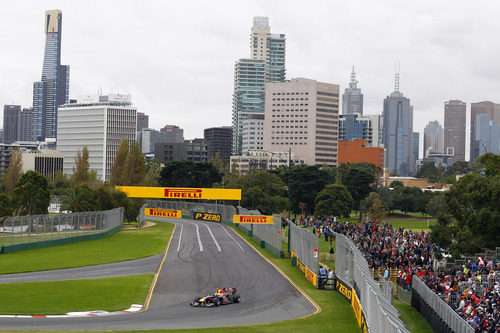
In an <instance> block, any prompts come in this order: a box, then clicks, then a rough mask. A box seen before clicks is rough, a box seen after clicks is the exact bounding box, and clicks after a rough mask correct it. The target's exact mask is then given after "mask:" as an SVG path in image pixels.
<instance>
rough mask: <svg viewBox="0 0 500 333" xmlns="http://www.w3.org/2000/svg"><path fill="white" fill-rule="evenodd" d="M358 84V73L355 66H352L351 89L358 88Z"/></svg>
mask: <svg viewBox="0 0 500 333" xmlns="http://www.w3.org/2000/svg"><path fill="white" fill-rule="evenodd" d="M357 84H358V81H357V80H356V72H354V65H352V72H351V82H349V87H351V88H356V86H357Z"/></svg>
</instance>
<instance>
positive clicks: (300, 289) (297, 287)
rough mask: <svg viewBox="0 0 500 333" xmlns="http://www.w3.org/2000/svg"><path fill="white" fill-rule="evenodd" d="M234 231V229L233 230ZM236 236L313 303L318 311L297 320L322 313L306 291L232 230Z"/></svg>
mask: <svg viewBox="0 0 500 333" xmlns="http://www.w3.org/2000/svg"><path fill="white" fill-rule="evenodd" d="M231 230H232V229H231ZM232 231H233V232H234V233H235V234H236V235H238V237H240V238H241V239H242V240H243V241H244V242H245V243H247V245H248V246H250V247H251V248H252V249H253V250H254V251H255V252H257V253H258V254H259V255H260V256H261V257H262V258H263V259H264V260H265V261H267V262H268V263H269V264H270V265H271V266H273V267H274V268H275V269H276V270H277V271H278V273H280V274H281V275H282V276H283V277H284V278H285V279H287V280H288V282H290V283H291V284H292V286H294V287H295V289H297V290H298V291H299V292H300V293H301V294H302V296H304V297H305V298H306V299H307V300H308V301H309V303H311V305H312V306H314V308H315V309H316V311H314V312H313V313H310V314H308V315H305V316H302V317H299V318H295V319H304V318H307V317H310V316H313V315H316V314H318V313H320V312H321V307H320V306H319V305H318V304H317V303H316V302H315V301H314V300H313V299H312V298H311V297H310V296H309V295H307V294H306V292H305V291H303V290H302V288H300V287H299V286H298V285H297V284H295V282H293V281H292V279H290V278H289V277H288V275H286V274H285V273H284V272H283V271H282V270H281V269H280V268H279V267H278V266H276V265H275V264H274V263H273V262H272V261H271V260H269V259H268V258H266V256H264V255H263V254H262V253H260V251H258V250H257V249H256V248H255V247H254V246H253V245H252V244H250V242H249V241H247V240H246V239H245V238H243V237H242V236H241V235H240V234H239V233H237V232H236V231H234V230H232ZM295 319H292V320H295Z"/></svg>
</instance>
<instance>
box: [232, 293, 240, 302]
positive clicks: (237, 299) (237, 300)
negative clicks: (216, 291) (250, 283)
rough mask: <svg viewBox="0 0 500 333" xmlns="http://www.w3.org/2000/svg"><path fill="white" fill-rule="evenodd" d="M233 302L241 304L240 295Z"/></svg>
mask: <svg viewBox="0 0 500 333" xmlns="http://www.w3.org/2000/svg"><path fill="white" fill-rule="evenodd" d="M233 302H234V303H239V302H240V296H239V295H238V296H235V297H234V298H233Z"/></svg>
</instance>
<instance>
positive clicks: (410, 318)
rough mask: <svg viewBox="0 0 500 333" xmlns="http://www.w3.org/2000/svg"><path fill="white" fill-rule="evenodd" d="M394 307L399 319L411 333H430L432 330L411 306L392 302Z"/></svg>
mask: <svg viewBox="0 0 500 333" xmlns="http://www.w3.org/2000/svg"><path fill="white" fill-rule="evenodd" d="M394 307H395V308H396V309H397V310H398V312H399V318H401V320H402V321H403V322H404V323H405V325H406V328H407V329H408V331H410V332H411V333H432V332H433V330H432V328H431V326H430V325H429V323H428V322H427V320H425V319H424V317H422V316H421V315H420V313H419V312H418V311H417V310H415V309H414V308H413V307H412V306H411V305H408V304H405V303H403V302H400V301H398V300H397V299H395V300H394Z"/></svg>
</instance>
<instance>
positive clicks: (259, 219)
mask: <svg viewBox="0 0 500 333" xmlns="http://www.w3.org/2000/svg"><path fill="white" fill-rule="evenodd" d="M233 223H249V224H273V223H274V220H273V217H272V216H264V215H233Z"/></svg>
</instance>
